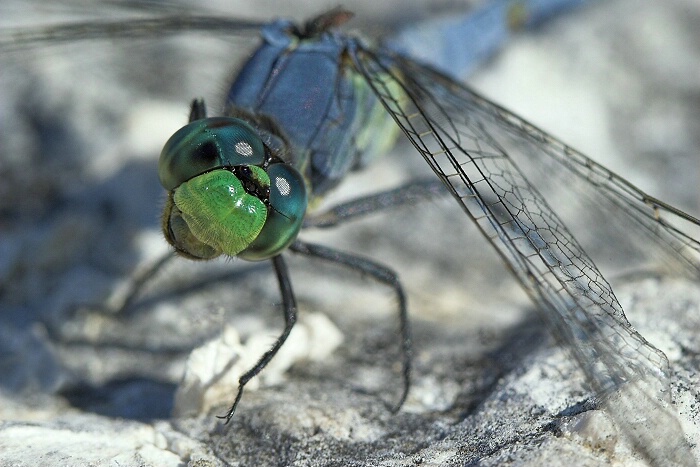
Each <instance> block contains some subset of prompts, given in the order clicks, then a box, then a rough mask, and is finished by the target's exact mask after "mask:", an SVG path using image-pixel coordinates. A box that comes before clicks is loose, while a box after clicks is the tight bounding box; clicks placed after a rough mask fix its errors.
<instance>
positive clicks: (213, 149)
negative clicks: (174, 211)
mask: <svg viewBox="0 0 700 467" xmlns="http://www.w3.org/2000/svg"><path fill="white" fill-rule="evenodd" d="M264 161H265V147H264V146H263V143H262V140H261V139H260V137H259V136H258V134H257V133H256V132H255V130H254V129H253V127H251V126H250V125H249V124H247V123H246V122H244V121H243V120H241V119H238V118H232V117H212V118H204V119H201V120H196V121H194V122H192V123H189V124H187V125H185V126H184V127H182V128H180V129H179V130H177V131H176V132H175V134H173V136H171V137H170V139H169V140H168V141H167V142H166V143H165V146H164V147H163V150H162V151H161V153H160V160H159V161H158V177H159V178H160V183H161V184H162V185H163V187H165V189H166V190H168V191H170V190H173V189H175V188H177V187H178V186H179V185H180V184H182V183H184V182H186V181H187V180H190V179H192V178H194V177H196V176H198V175H201V174H203V173H205V172H209V171H211V170H214V169H218V168H223V167H233V166H236V165H262V164H263V162H264Z"/></svg>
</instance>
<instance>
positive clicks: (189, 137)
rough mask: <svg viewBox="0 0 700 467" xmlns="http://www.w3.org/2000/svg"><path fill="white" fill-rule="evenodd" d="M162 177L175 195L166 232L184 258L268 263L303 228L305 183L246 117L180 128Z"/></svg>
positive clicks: (164, 157)
mask: <svg viewBox="0 0 700 467" xmlns="http://www.w3.org/2000/svg"><path fill="white" fill-rule="evenodd" d="M158 176H159V178H160V182H161V184H162V185H163V187H165V189H166V190H168V199H167V201H166V204H165V209H164V212H163V218H162V228H163V233H164V234H165V238H166V240H167V241H168V242H169V243H170V244H171V245H173V247H175V249H176V250H177V251H178V252H179V253H180V254H182V255H183V256H186V257H189V258H192V259H211V258H214V257H216V256H219V255H222V254H225V255H229V256H238V257H240V258H243V259H247V260H251V261H256V260H263V259H268V258H271V257H273V256H275V255H277V254H279V253H280V252H281V251H282V250H284V249H285V248H287V246H289V244H290V243H291V242H292V241H294V239H295V238H296V236H297V234H298V233H299V230H300V229H301V223H302V221H303V218H304V214H305V212H306V206H307V203H308V200H307V194H306V187H305V183H304V179H303V177H302V176H301V174H300V173H299V171H298V170H297V169H296V168H294V167H293V166H291V165H289V164H286V163H284V162H283V161H282V160H281V159H279V158H278V157H276V156H275V155H273V154H272V152H271V151H270V150H269V149H268V148H266V146H265V145H264V144H263V142H262V140H261V138H260V136H259V135H258V133H257V132H256V130H255V129H254V128H253V127H252V126H250V125H249V124H248V123H246V122H245V121H243V120H241V119H238V118H231V117H214V118H205V119H201V120H196V121H194V122H192V123H189V124H188V125H186V126H184V127H183V128H181V129H179V130H178V131H177V132H175V134H173V136H172V137H170V139H169V140H168V142H167V143H165V146H164V147H163V151H162V152H161V155H160V161H159V163H158Z"/></svg>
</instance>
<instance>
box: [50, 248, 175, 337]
mask: <svg viewBox="0 0 700 467" xmlns="http://www.w3.org/2000/svg"><path fill="white" fill-rule="evenodd" d="M176 256H177V255H176V254H175V252H173V251H168V252H167V253H165V254H164V255H162V256H161V257H160V258H158V259H157V260H156V261H155V262H154V263H153V264H151V265H150V266H148V268H147V269H145V270H143V271H142V272H140V273H139V274H137V275H136V276H135V277H134V279H133V280H132V281H131V282H130V283H129V284H128V288H127V290H126V292H125V293H124V294H123V295H122V296H121V297H120V298H119V299H118V300H114V302H113V303H105V304H99V305H94V304H93V305H86V304H75V305H74V306H72V307H70V309H69V310H67V311H66V315H67V316H66V315H62V316H61V317H60V320H59V322H58V323H54V322H53V321H55V320H49V319H47V320H46V321H45V323H44V324H45V326H46V329H47V331H48V333H49V335H50V336H52V338H53V339H55V340H57V341H65V339H64V338H63V336H62V334H61V330H60V329H61V326H62V325H63V324H64V323H65V322H66V320H70V319H71V318H73V317H74V316H75V315H77V314H78V312H79V311H80V310H81V309H84V308H89V309H90V310H92V311H94V312H96V313H100V314H103V315H121V314H123V313H124V311H125V310H127V309H128V308H129V307H130V306H131V305H132V304H133V303H134V301H135V300H136V297H138V296H139V294H140V293H141V291H142V290H143V288H144V287H145V286H146V285H148V283H149V282H150V281H151V279H153V277H155V276H156V274H158V271H160V270H161V269H162V268H163V267H165V265H167V264H168V263H169V262H170V261H171V260H173V259H175V257H176ZM108 301H111V300H108Z"/></svg>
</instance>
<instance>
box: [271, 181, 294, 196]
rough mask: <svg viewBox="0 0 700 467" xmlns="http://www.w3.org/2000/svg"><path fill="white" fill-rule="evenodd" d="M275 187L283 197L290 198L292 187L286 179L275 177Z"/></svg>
mask: <svg viewBox="0 0 700 467" xmlns="http://www.w3.org/2000/svg"><path fill="white" fill-rule="evenodd" d="M275 186H276V187H277V190H279V192H280V194H281V195H282V196H289V193H291V192H292V187H291V186H289V182H288V181H287V179H286V178H282V177H275Z"/></svg>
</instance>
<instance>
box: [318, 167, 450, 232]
mask: <svg viewBox="0 0 700 467" xmlns="http://www.w3.org/2000/svg"><path fill="white" fill-rule="evenodd" d="M447 194H449V192H448V191H447V189H446V188H445V186H444V184H443V182H442V181H440V180H437V179H435V178H431V179H429V180H414V181H412V182H409V183H408V184H406V185H404V186H401V187H399V188H394V189H391V190H387V191H382V192H379V193H373V194H371V195H368V196H363V197H361V198H355V199H353V200H350V201H348V202H346V203H341V204H338V205H336V206H333V207H332V208H330V209H328V210H327V211H324V212H322V213H320V214H318V215H312V216H307V218H306V219H305V220H304V228H307V227H318V228H326V227H332V226H335V225H338V224H341V223H343V222H346V221H348V220H350V219H354V218H356V217H361V216H366V215H368V214H372V213H375V212H377V211H381V210H383V209H389V208H395V207H399V206H403V205H405V204H412V203H416V202H418V201H423V200H426V199H430V198H435V197H437V196H445V195H447Z"/></svg>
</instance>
